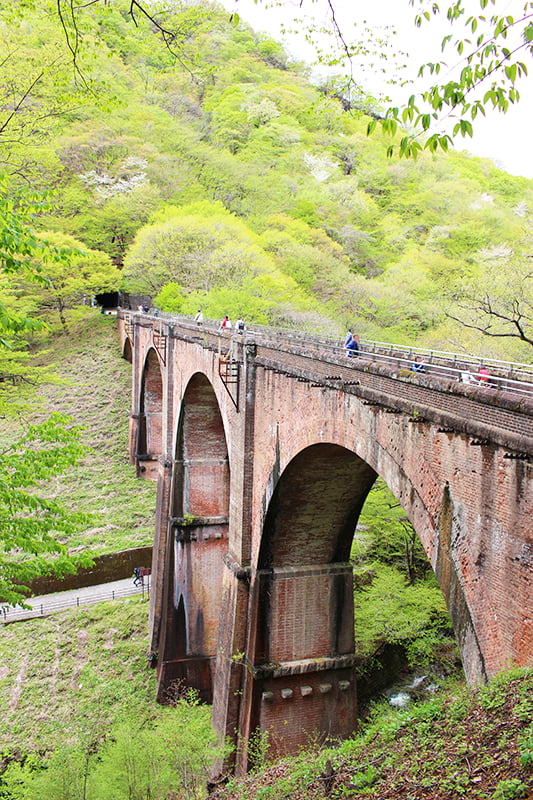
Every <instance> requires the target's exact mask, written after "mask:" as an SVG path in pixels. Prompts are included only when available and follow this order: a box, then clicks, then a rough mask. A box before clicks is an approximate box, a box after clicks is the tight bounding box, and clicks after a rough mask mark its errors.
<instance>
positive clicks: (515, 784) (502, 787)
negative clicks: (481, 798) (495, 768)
mask: <svg viewBox="0 0 533 800" xmlns="http://www.w3.org/2000/svg"><path fill="white" fill-rule="evenodd" d="M527 793H528V789H527V786H526V784H525V783H524V782H523V781H521V780H520V779H519V778H505V779H504V780H502V781H500V782H499V783H498V785H497V787H496V789H495V790H494V794H493V795H492V797H493V800H515V799H516V798H519V797H526V796H527Z"/></svg>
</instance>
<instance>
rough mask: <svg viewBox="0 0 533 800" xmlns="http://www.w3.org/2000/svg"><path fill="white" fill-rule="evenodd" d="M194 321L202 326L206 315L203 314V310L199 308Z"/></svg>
mask: <svg viewBox="0 0 533 800" xmlns="http://www.w3.org/2000/svg"><path fill="white" fill-rule="evenodd" d="M194 321H195V322H196V324H197V325H201V324H202V322H203V321H204V315H203V314H202V309H201V308H199V309H198V311H197V312H196V316H195V317H194Z"/></svg>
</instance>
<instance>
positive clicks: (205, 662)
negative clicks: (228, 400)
mask: <svg viewBox="0 0 533 800" xmlns="http://www.w3.org/2000/svg"><path fill="white" fill-rule="evenodd" d="M229 497H230V468H229V455H228V447H227V441H226V434H225V430H224V423H223V419H222V414H221V412H220V408H219V404H218V400H217V397H216V394H215V391H214V389H213V386H212V385H211V383H210V382H209V380H208V379H207V377H206V376H205V375H203V374H202V373H195V374H194V375H193V376H192V377H191V379H190V380H189V383H188V385H187V387H186V389H185V392H184V395H183V399H182V402H181V408H180V413H179V421H178V425H177V432H176V440H175V454H174V464H173V477H172V486H171V498H170V512H169V526H168V536H169V543H168V549H167V550H168V555H169V564H168V567H167V569H166V570H165V573H166V575H167V576H168V578H167V586H166V589H165V590H164V592H165V594H166V597H165V598H164V600H163V609H164V611H163V620H162V623H163V624H162V642H161V647H160V664H161V666H160V674H159V695H160V696H161V693H162V692H164V691H165V689H166V687H167V686H168V684H169V682H170V681H171V680H173V679H175V678H177V677H179V678H181V679H183V681H185V683H186V684H187V685H188V686H193V687H194V688H196V689H198V691H199V692H200V694H201V696H202V697H204V699H206V700H208V701H211V696H212V689H211V686H212V672H213V670H214V658H215V654H216V647H217V641H218V624H219V618H220V611H221V609H220V600H221V595H222V570H223V568H224V562H223V556H224V555H225V553H226V551H227V547H228V528H229ZM180 608H181V609H182V611H181V612H180Z"/></svg>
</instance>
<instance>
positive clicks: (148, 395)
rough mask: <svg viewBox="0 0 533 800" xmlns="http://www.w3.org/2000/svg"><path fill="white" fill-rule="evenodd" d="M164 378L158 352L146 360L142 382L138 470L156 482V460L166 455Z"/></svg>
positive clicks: (151, 352)
mask: <svg viewBox="0 0 533 800" xmlns="http://www.w3.org/2000/svg"><path fill="white" fill-rule="evenodd" d="M162 411H163V376H162V374H161V367H160V364H159V358H158V356H157V353H156V351H155V350H154V349H153V348H151V349H150V350H149V351H148V355H147V356H146V361H145V363H144V369H143V374H142V380H141V397H140V404H139V432H138V439H137V453H136V461H137V470H138V474H139V475H141V476H142V477H145V478H152V479H154V480H155V479H157V459H158V457H159V456H160V455H161V453H162V452H163V414H162Z"/></svg>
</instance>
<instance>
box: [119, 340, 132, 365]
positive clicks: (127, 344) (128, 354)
mask: <svg viewBox="0 0 533 800" xmlns="http://www.w3.org/2000/svg"><path fill="white" fill-rule="evenodd" d="M122 358H124V359H125V360H126V361H129V363H130V364H132V363H133V350H132V347H131V341H130V337H129V336H126V339H125V340H124V348H123V350H122Z"/></svg>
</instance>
